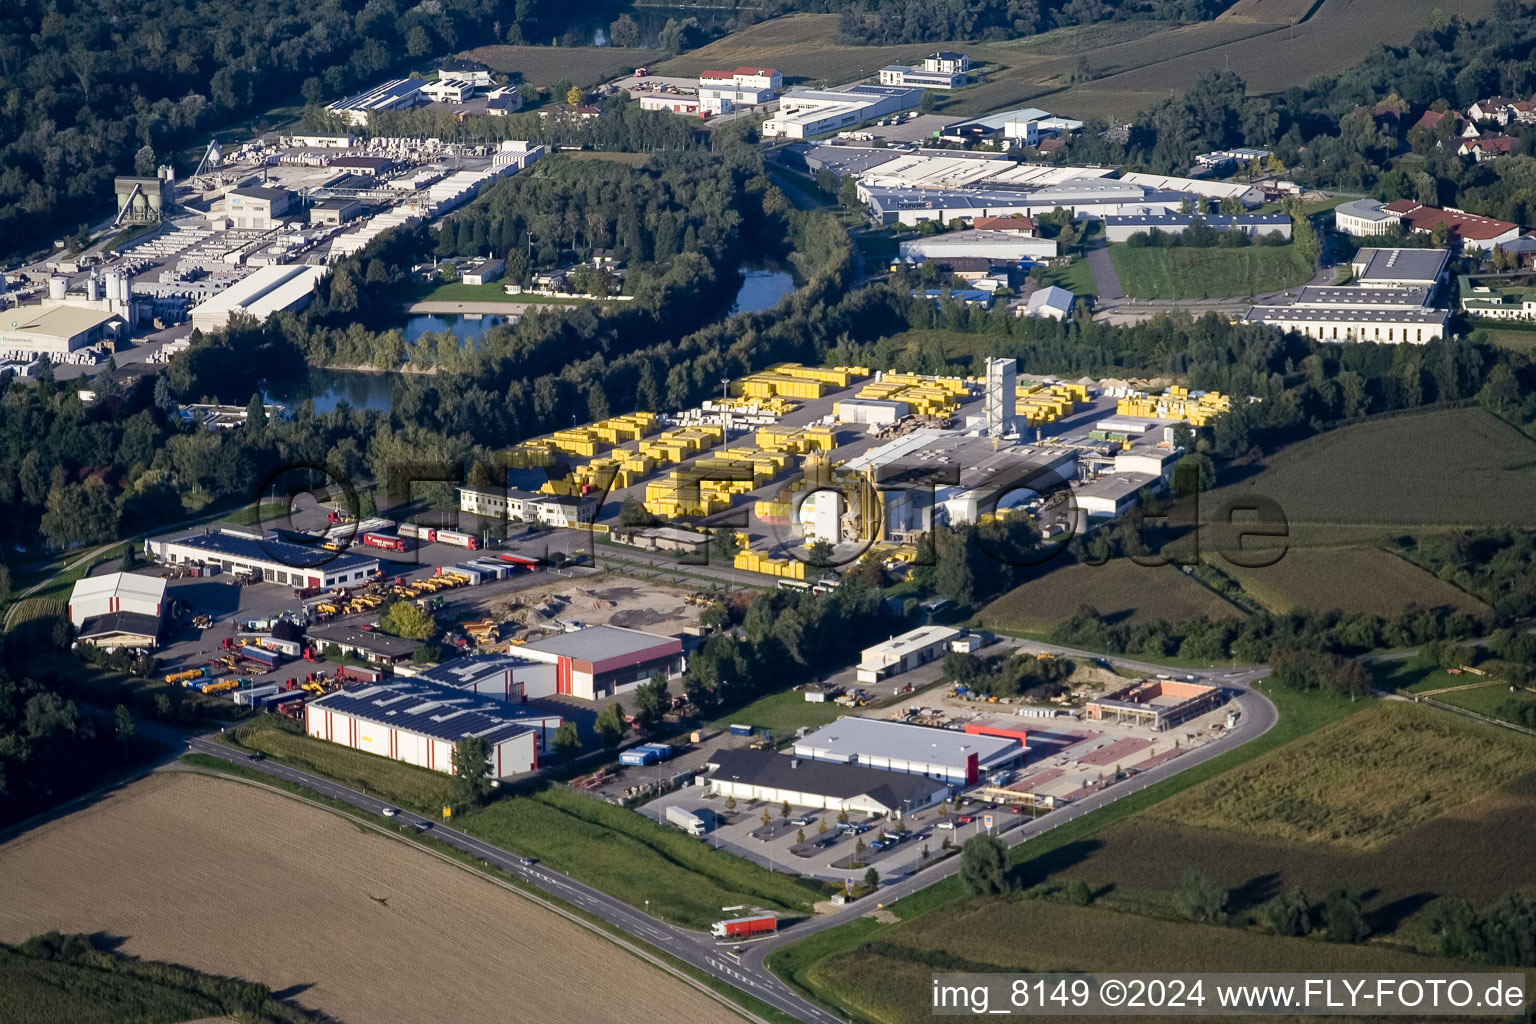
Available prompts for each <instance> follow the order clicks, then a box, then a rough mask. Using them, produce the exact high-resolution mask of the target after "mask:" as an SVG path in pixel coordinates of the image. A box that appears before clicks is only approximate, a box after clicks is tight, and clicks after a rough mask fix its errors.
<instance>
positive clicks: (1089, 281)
mask: <svg viewBox="0 0 1536 1024" xmlns="http://www.w3.org/2000/svg"><path fill="white" fill-rule="evenodd" d="M1040 273H1041V275H1042V276H1043V277H1044V278H1045V283H1046V284H1053V285H1055V286H1056V287H1058V288H1065V289H1066V290H1067V291H1069V292H1071V293H1072V294H1073V295H1098V294H1099V286H1098V285H1097V284H1095V283H1094V280H1093V268H1092V267H1090V266H1089V265H1088V261H1087V260H1073V261H1072V262H1071V263H1069V264H1067V265H1066V266H1064V267H1042V268H1041V270H1040Z"/></svg>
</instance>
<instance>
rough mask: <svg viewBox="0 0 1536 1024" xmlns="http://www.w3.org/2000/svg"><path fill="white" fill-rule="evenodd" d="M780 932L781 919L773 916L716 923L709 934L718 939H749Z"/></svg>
mask: <svg viewBox="0 0 1536 1024" xmlns="http://www.w3.org/2000/svg"><path fill="white" fill-rule="evenodd" d="M778 930H779V919H778V918H777V917H775V916H774V915H772V914H758V915H757V916H755V917H738V918H734V919H732V920H730V921H716V922H715V923H714V924H712V925H710V926H709V933H710V934H711V935H713V936H714V937H715V938H717V939H748V938H751V937H752V936H754V935H767V934H769V933H771V932H776V931H778Z"/></svg>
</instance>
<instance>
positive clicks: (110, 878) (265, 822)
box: [0, 774, 738, 1024]
mask: <svg viewBox="0 0 1536 1024" xmlns="http://www.w3.org/2000/svg"><path fill="white" fill-rule="evenodd" d="M0 877H3V878H4V879H5V880H6V892H7V898H6V899H5V900H4V901H3V903H0V941H4V942H18V941H20V940H22V939H24V938H27V937H28V936H31V935H35V934H38V933H39V932H45V931H48V930H50V929H54V928H57V929H58V930H60V931H63V932H87V933H90V932H98V931H101V932H105V933H107V934H110V935H114V936H121V937H122V938H123V940H124V942H123V950H124V951H125V952H127V953H129V954H132V955H134V956H141V957H147V958H151V959H155V960H169V961H172V962H175V963H181V964H186V965H187V966H189V967H195V968H198V969H200V970H204V971H210V972H212V973H215V974H229V975H237V976H239V977H243V978H247V979H250V980H251V981H259V982H262V983H264V984H266V985H269V986H270V987H271V988H272V989H273V990H274V991H284V990H291V991H292V992H294V993H295V995H294V996H293V999H294V1001H295V1002H297V1003H299V1004H300V1005H302V1006H305V1007H309V1008H311V1009H315V1010H320V1011H323V1012H325V1013H328V1014H332V1015H334V1016H336V1017H338V1018H339V1019H341V1020H344V1021H368V1022H371V1024H381V1022H383V1024H387V1022H392V1021H398V1022H400V1024H419V1022H420V1021H427V1020H451V1021H457V1022H462V1024H468V1022H475V1021H485V1022H487V1024H492V1022H495V1024H501V1022H503V1021H505V1020H507V1019H508V1013H507V1007H509V1006H515V1007H517V1012H516V1014H515V1016H516V1017H517V1018H518V1019H521V1020H532V1021H543V1020H558V1021H562V1022H571V1021H590V1022H592V1024H605V1022H607V1021H611V1020H613V1019H614V1008H615V1007H619V1006H636V1005H643V1006H646V1007H648V1010H647V1014H648V1017H649V1018H650V1019H652V1020H655V1021H661V1022H674V1021H675V1022H677V1024H685V1022H693V1021H711V1022H714V1021H719V1022H726V1021H736V1020H738V1018H737V1017H736V1016H735V1015H734V1014H733V1013H731V1012H730V1011H729V1010H728V1009H726V1008H725V1007H723V1006H721V1005H720V1004H718V1003H716V1002H714V1001H713V1000H712V999H710V998H709V997H707V996H705V995H703V994H702V993H699V992H697V991H696V990H694V989H692V988H690V987H689V986H687V985H685V984H683V983H682V982H680V981H677V980H675V979H672V978H670V977H668V976H666V975H664V974H662V973H660V972H659V971H657V970H655V969H654V968H652V967H649V966H647V965H646V964H644V963H643V962H641V961H639V960H637V959H635V958H634V957H633V956H631V955H630V954H628V953H626V952H624V951H622V950H620V949H618V948H616V947H614V946H612V945H610V944H609V943H608V942H606V941H604V940H603V939H601V938H599V937H598V936H595V935H592V934H590V933H588V932H587V931H585V930H584V929H582V928H580V927H579V926H577V925H575V924H573V923H571V922H569V921H566V920H565V919H563V918H561V917H559V916H558V915H556V914H554V913H552V912H550V911H547V910H544V909H543V908H541V907H538V906H535V905H533V904H531V903H529V902H528V901H526V900H524V899H522V898H521V897H519V896H517V895H515V894H513V893H510V892H507V891H505V890H502V889H500V888H497V887H495V886H493V885H491V884H489V883H487V882H485V881H483V880H481V879H477V878H475V877H473V876H471V875H469V874H466V873H465V872H462V871H460V870H458V869H457V868H455V867H453V866H451V865H449V864H445V863H443V862H441V861H438V860H436V859H435V858H432V857H430V856H428V855H427V854H425V853H422V852H419V851H417V850H413V849H411V848H410V847H408V846H405V845H402V844H401V843H397V842H395V841H393V840H391V839H388V838H386V837H383V836H378V835H374V834H372V833H368V832H364V831H363V830H362V829H360V828H359V827H357V826H355V825H352V824H349V823H348V822H346V821H343V820H342V819H340V818H338V817H336V816H335V815H332V814H330V813H328V812H325V811H322V810H318V809H315V808H312V807H307V806H304V805H302V804H299V803H296V802H294V801H292V800H289V799H287V798H286V797H283V796H279V795H277V794H273V793H267V792H264V791H261V790H258V789H254V788H252V787H250V786H246V785H242V784H238V783H232V782H227V781H223V780H218V779H210V778H205V777H200V776H195V775H182V774H163V775H157V776H153V777H151V778H149V779H146V780H144V781H142V782H138V783H135V784H134V785H132V786H129V787H128V788H127V789H124V790H122V791H120V792H117V793H113V794H112V795H110V796H109V797H107V798H106V799H104V800H102V801H101V802H99V803H97V804H95V805H93V806H91V807H88V808H86V809H85V810H82V811H79V812H78V813H76V814H72V815H70V816H69V817H67V818H64V819H62V820H60V821H57V822H54V823H51V824H49V825H46V826H44V827H43V828H40V829H38V830H36V831H34V832H30V833H28V834H26V835H24V836H22V837H20V838H18V839H15V840H12V841H11V842H9V843H7V844H5V845H4V846H0ZM573 964H580V965H581V968H580V983H579V985H571V984H566V983H562V981H561V979H565V980H566V981H567V982H568V981H570V979H571V977H572V975H571V966H572V965H573Z"/></svg>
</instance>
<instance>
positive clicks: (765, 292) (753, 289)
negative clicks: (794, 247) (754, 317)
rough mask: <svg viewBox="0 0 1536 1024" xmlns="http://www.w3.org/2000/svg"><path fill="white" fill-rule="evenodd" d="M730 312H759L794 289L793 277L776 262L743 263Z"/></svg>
mask: <svg viewBox="0 0 1536 1024" xmlns="http://www.w3.org/2000/svg"><path fill="white" fill-rule="evenodd" d="M740 272H741V289H740V290H739V291H738V292H737V293H736V304H735V305H734V306H732V307H731V312H732V313H760V312H762V311H763V310H765V309H767V308H768V307H769V306H771V305H773V304H774V303H775V302H778V301H779V300H780V299H782V298H783V297H784V296H786V295H788V294H789V293H790V292H792V291H794V290H795V278H794V275H793V274H791V273H790V272H789V271H788V270H787V269H785V268H784V267H781V266H778V265H777V264H772V263H764V264H743V265H742V266H741V267H740Z"/></svg>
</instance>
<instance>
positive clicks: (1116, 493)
mask: <svg viewBox="0 0 1536 1024" xmlns="http://www.w3.org/2000/svg"><path fill="white" fill-rule="evenodd" d="M1158 484H1159V480H1158V478H1157V477H1155V476H1152V475H1151V474H1149V473H1106V474H1105V475H1104V476H1101V477H1099V478H1097V479H1095V480H1088V481H1085V482H1083V483H1081V484H1079V485H1077V486H1075V487H1073V488H1072V502H1073V504H1075V505H1076V506H1077V508H1078V511H1080V512H1083V513H1086V514H1087V515H1089V516H1096V517H1104V518H1111V519H1112V518H1114V517H1115V516H1119V515H1123V514H1124V513H1125V512H1127V511H1129V510H1130V509H1132V508H1134V507H1135V506H1136V504H1137V502H1138V501H1139V500H1140V495H1141V490H1142V488H1143V487H1152V488H1156V487H1157V486H1158Z"/></svg>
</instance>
